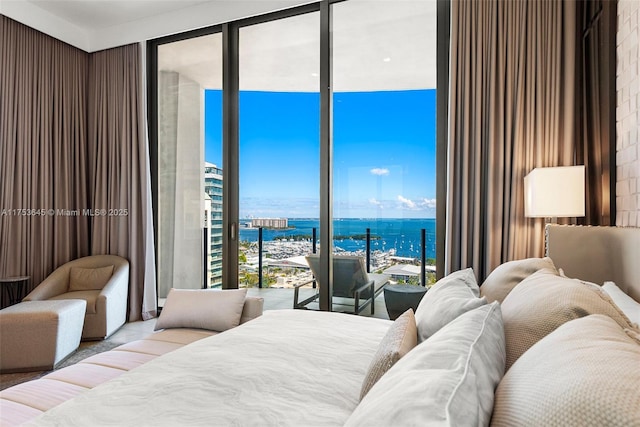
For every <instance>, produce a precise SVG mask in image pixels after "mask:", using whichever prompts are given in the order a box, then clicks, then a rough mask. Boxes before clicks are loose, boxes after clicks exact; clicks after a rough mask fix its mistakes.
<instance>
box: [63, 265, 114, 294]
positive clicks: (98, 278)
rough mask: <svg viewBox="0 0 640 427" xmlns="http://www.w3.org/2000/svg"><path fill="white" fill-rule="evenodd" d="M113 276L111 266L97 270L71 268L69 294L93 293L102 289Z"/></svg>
mask: <svg viewBox="0 0 640 427" xmlns="http://www.w3.org/2000/svg"><path fill="white" fill-rule="evenodd" d="M111 276H113V265H108V266H106V267H98V268H80V267H71V270H70V271H69V292H72V291H95V290H100V289H102V288H104V286H105V285H106V284H107V282H109V279H111Z"/></svg>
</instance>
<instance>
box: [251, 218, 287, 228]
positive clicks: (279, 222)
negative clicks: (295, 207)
mask: <svg viewBox="0 0 640 427" xmlns="http://www.w3.org/2000/svg"><path fill="white" fill-rule="evenodd" d="M251 226H252V227H254V228H257V227H268V228H287V227H288V226H289V220H288V219H287V218H252V219H251Z"/></svg>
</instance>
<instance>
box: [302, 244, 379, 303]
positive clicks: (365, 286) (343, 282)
mask: <svg viewBox="0 0 640 427" xmlns="http://www.w3.org/2000/svg"><path fill="white" fill-rule="evenodd" d="M306 259H307V263H309V267H310V268H311V272H312V273H313V275H314V276H315V280H316V282H317V284H318V286H317V288H316V293H315V294H314V295H313V296H311V297H309V298H307V299H305V300H304V301H300V302H299V301H298V299H299V291H300V287H302V286H304V285H306V284H309V283H310V282H306V283H302V284H299V285H296V286H295V291H294V297H293V308H303V307H305V306H306V305H307V304H309V303H311V302H313V301H315V300H316V299H318V298H319V296H320V294H319V290H320V289H321V288H322V287H323V286H326V285H325V284H323V283H321V282H319V281H318V277H320V276H319V272H320V257H319V255H317V254H313V255H309V256H307V257H306ZM389 278H390V276H389V275H386V274H374V273H367V270H366V268H365V265H364V259H363V258H362V257H358V256H347V255H334V256H333V297H341V298H352V299H354V305H353V314H359V313H360V312H361V311H362V310H364V309H365V308H366V307H367V305H371V314H374V312H375V308H374V300H375V298H376V297H377V296H378V295H379V294H380V292H382V290H383V289H384V286H385V285H386V284H387V283H388V282H389Z"/></svg>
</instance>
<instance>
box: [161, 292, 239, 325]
mask: <svg viewBox="0 0 640 427" xmlns="http://www.w3.org/2000/svg"><path fill="white" fill-rule="evenodd" d="M246 295H247V289H246V288H244V289H226V290H213V289H198V290H193V289H171V290H170V291H169V295H167V300H166V301H165V304H164V307H163V308H162V312H161V313H160V317H158V321H157V322H156V326H155V329H156V330H158V329H167V328H198V329H208V330H211V331H219V332H222V331H226V330H227V329H231V328H234V327H236V326H238V325H239V324H240V316H241V315H242V307H243V306H244V299H245V296H246Z"/></svg>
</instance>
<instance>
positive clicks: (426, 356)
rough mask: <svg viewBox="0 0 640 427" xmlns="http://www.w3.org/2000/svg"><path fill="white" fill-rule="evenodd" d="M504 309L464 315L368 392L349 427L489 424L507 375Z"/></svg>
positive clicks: (489, 307) (491, 307)
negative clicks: (495, 397) (497, 389)
mask: <svg viewBox="0 0 640 427" xmlns="http://www.w3.org/2000/svg"><path fill="white" fill-rule="evenodd" d="M504 361H505V350H504V333H503V329H502V316H501V315H500V304H498V303H497V302H495V303H493V304H490V305H484V306H482V307H479V308H477V309H475V310H472V311H469V312H467V313H464V314H462V315H461V316H459V317H458V318H457V319H455V320H453V321H452V322H451V323H449V324H448V325H446V326H444V327H443V328H442V329H440V330H439V331H438V332H436V333H435V334H434V335H433V336H432V337H430V338H429V339H428V340H426V341H425V342H423V343H422V344H419V345H418V346H417V347H416V348H414V349H413V350H411V351H410V352H409V353H407V354H406V355H405V356H404V357H403V358H402V359H400V360H399V361H398V363H396V364H395V365H393V366H392V367H391V369H389V371H388V372H387V373H386V374H384V376H383V377H382V378H380V380H379V381H378V382H377V383H376V384H375V385H374V386H373V387H372V388H371V390H369V393H367V395H366V396H365V397H364V399H362V401H361V402H360V404H359V405H358V406H357V407H356V409H355V411H354V412H353V414H351V416H350V417H349V419H348V420H347V423H346V425H347V426H367V427H368V426H433V425H443V426H444V425H448V426H482V425H488V423H489V419H490V417H491V411H492V408H493V392H494V390H495V387H496V386H497V384H498V382H499V381H500V379H501V378H502V375H503V373H504Z"/></svg>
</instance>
